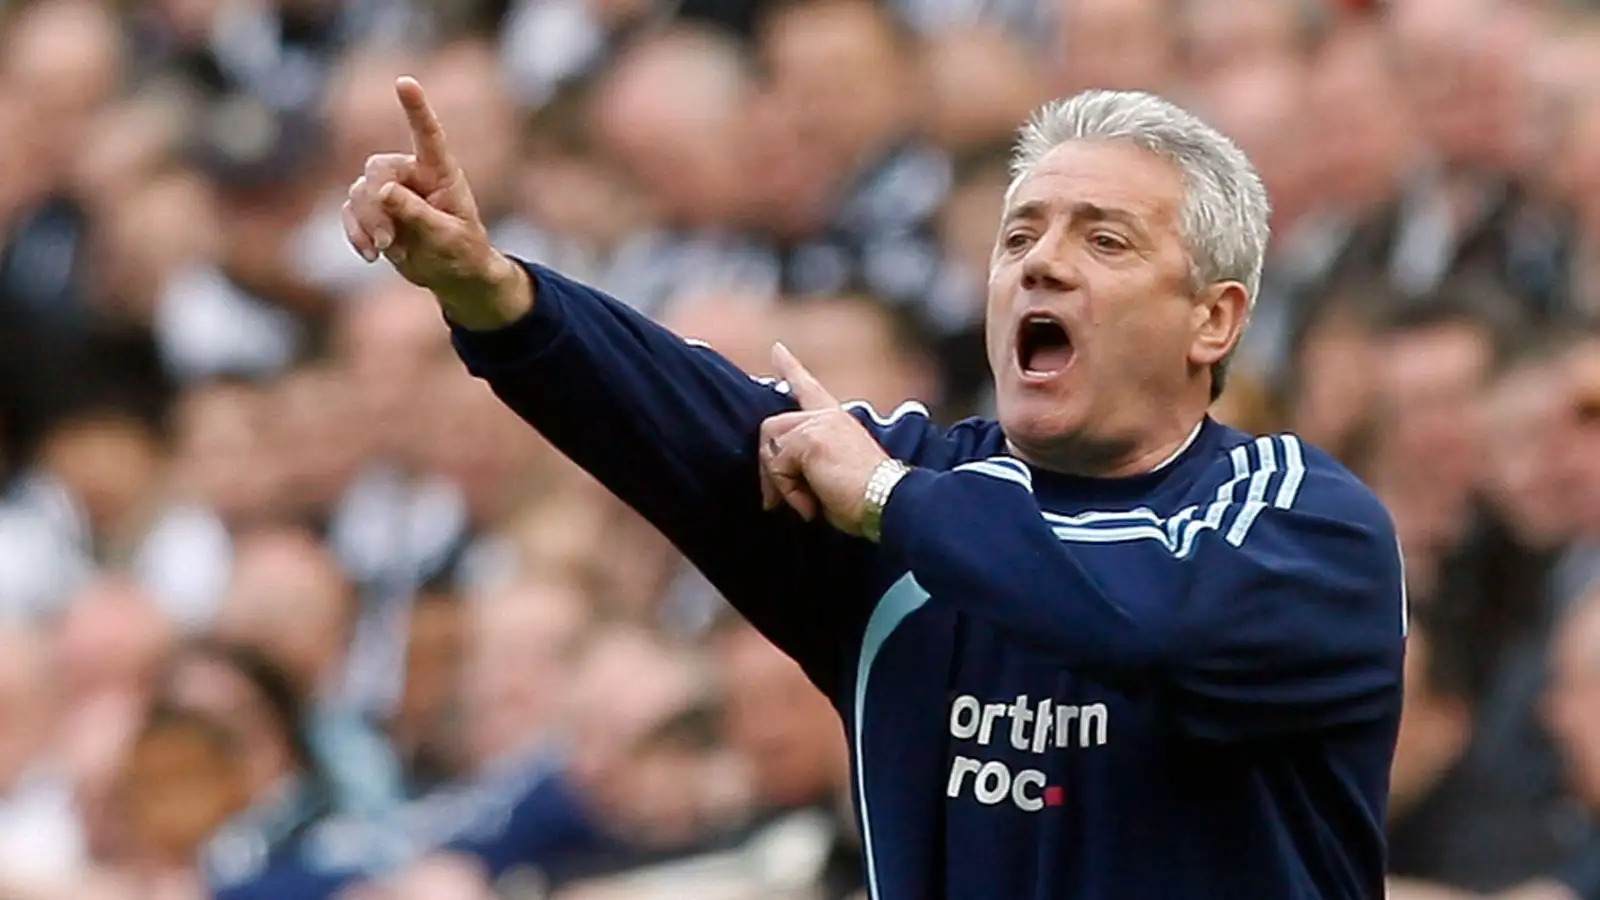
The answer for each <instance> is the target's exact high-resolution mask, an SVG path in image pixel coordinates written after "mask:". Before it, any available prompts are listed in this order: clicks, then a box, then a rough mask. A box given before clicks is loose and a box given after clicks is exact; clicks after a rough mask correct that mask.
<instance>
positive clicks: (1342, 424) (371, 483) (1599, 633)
mask: <svg viewBox="0 0 1600 900" xmlns="http://www.w3.org/2000/svg"><path fill="white" fill-rule="evenodd" d="M400 74H413V75H416V76H418V77H419V78H420V79H421V81H422V82H423V84H424V85H425V86H426V87H427V89H428V91H429V95H430V98H431V99H432V101H433V103H434V105H435V107H436V108H437V109H438V111H439V114H440V116H441V118H442V119H443V121H444V123H445V126H446V128H447V129H448V131H449V133H450V136H451V139H452V142H453V145H454V147H455V149H456V152H457V154H458V156H459V157H460V159H461V162H462V163H463V165H464V166H465V169H466V171H467V172H468V174H469V177H470V178H471V179H472V182H473V186H474V190H475V192H476V193H477V195H478V197H479V198H480V201H481V202H482V204H483V205H484V207H485V209H484V213H485V215H486V217H487V219H488V220H489V221H490V222H492V223H493V230H494V233H495V236H496V239H497V241H498V242H499V244H500V246H502V247H503V248H504V249H505V250H507V251H509V252H513V253H516V254H519V255H522V256H525V257H527V258H532V259H537V260H540V261H543V262H547V263H549V264H552V265H555V266H557V267H559V268H561V269H563V270H565V271H567V272H569V273H572V274H575V275H577V276H580V277H582V278H584V279H587V280H590V281H592V282H594V283H597V284H599V285H601V286H603V287H605V288H606V289H608V290H610V291H612V292H614V293H615V294H616V295H618V296H619V297H621V298H622V299H624V300H625V301H627V302H629V303H631V304H635V305H636V306H638V307H639V308H640V309H642V310H644V311H645V312H647V313H648V314H650V315H652V316H654V317H656V318H658V319H659V320H661V321H663V322H665V323H667V324H668V325H670V326H671V327H673V328H674V329H676V330H677V331H679V332H680V333H682V334H684V335H686V336H691V337H696V338H700V339H703V340H706V341H708V342H710V343H711V344H712V345H713V346H715V347H717V348H718V349H719V350H721V351H722V352H723V353H724V354H725V355H727V356H728V357H730V358H731V359H733V360H734V361H735V362H737V363H739V364H741V365H743V366H745V367H746V368H748V369H750V370H751V371H753V372H758V373H759V372H763V371H765V370H766V368H767V365H768V357H767V352H768V348H769V347H770V345H771V342H772V341H773V340H774V339H776V338H782V339H783V340H784V342H785V343H786V344H787V345H788V346H790V347H791V348H793V349H794V350H795V351H796V352H797V354H798V355H799V356H800V357H801V358H802V359H803V360H805V361H806V363H807V364H808V366H809V367H810V368H811V369H812V370H813V371H814V372H816V373H817V374H818V376H819V377H820V378H821V379H822V381H823V382H824V383H825V384H826V385H828V386H829V387H830V388H831V389H832V390H833V391H834V392H835V393H836V394H840V395H842V396H849V397H859V398H863V399H866V400H869V401H871V402H873V403H874V404H876V405H877V406H878V407H879V408H880V409H890V408H893V407H894V406H896V405H897V404H898V403H899V402H900V401H901V400H903V399H906V398H909V397H916V398H920V399H923V400H925V401H927V402H928V403H929V405H930V406H932V407H933V408H934V409H935V410H936V412H937V413H938V417H939V418H941V419H943V420H945V421H947V422H953V421H955V420H956V419H958V418H960V417H963V416H967V415H974V414H983V413H984V412H985V411H986V410H987V408H988V404H989V398H988V394H987V380H988V375H987V364H986V362H985V360H984V358H983V345H982V340H981V323H982V306H983V300H984V285H985V282H986V274H985V273H986V267H987V260H988V257H989V253H990V249H991V247H992V242H993V239H994V229H995V227H996V225H997V223H998V219H999V209H1000V203H1001V195H1002V191H1003V188H1004V185H1005V184H1006V181H1007V178H1008V173H1007V152H1008V150H1009V145H1010V141H1011V138H1012V135H1013V134H1014V132H1015V129H1016V127H1017V125H1018V124H1019V123H1020V122H1021V121H1023V120H1024V119H1025V118H1026V116H1027V114H1028V112H1029V111H1030V109H1032V108H1033V107H1034V106H1035V105H1036V104H1037V103H1038V102H1040V101H1042V100H1044V99H1048V98H1050V97H1054V96H1059V95H1063V94H1066V93H1070V92H1072V91H1075V90H1078V89H1082V88H1086V87H1117V88H1146V89H1153V90H1157V91H1160V92H1163V93H1165V94H1167V95H1169V96H1171V97H1173V98H1174V99H1177V100H1179V101H1181V102H1183V103H1185V104H1186V105H1188V106H1190V107H1191V108H1193V109H1195V110H1197V111H1198V112H1201V113H1202V114H1203V115H1205V116H1206V117H1208V118H1209V119H1210V120H1211V121H1213V122H1214V123H1216V124H1217V125H1218V126H1219V127H1221V128H1222V129H1223V130H1224V131H1226V132H1227V133H1228V134H1230V135H1231V136H1232V137H1234V138H1235V140H1237V141H1238V142H1239V143H1240V145H1241V146H1243V147H1244V148H1245V150H1246V151H1247V152H1248V153H1250V155H1251V156H1252V158H1253V159H1254V160H1255V161H1256V162H1257V164H1258V166H1259V167H1260V169H1261V170H1262V173H1263V176H1264V178H1265V180H1266V181H1267V183H1268V186H1269V189H1270V190H1271V192H1272V196H1273V200H1274V216H1273V228H1274V242H1273V247H1272V249H1271V251H1270V256H1269V260H1268V267H1267V273H1266V278H1265V282H1264V286H1263V291H1262V296H1261V298H1260V301H1259V305H1258V307H1257V312H1256V315H1255V321H1254V324H1253V326H1252V329H1251V332H1250V334H1249V337H1248V339H1247V341H1246V343H1245V346H1244V347H1243V349H1242V350H1241V355H1240V358H1239V361H1238V363H1237V364H1236V367H1235V369H1234V372H1233V374H1232V376H1231V378H1230V386H1229V390H1228V393H1227V394H1226V395H1225V396H1224V397H1223V398H1222V400H1221V401H1219V404H1218V406H1217V409H1216V415H1217V416H1218V417H1219V418H1222V419H1224V420H1225V421H1228V422H1230V423H1232V424H1235V425H1238V426H1239V427H1242V428H1245V429H1247V430H1252V431H1266V430H1275V429H1292V430H1294V431H1296V432H1298V433H1299V434H1301V435H1302V436H1303V437H1304V438H1305V439H1307V440H1310V441H1312V442H1313V443H1315V444H1318V445H1320V446H1322V447H1324V448H1326V449H1328V450H1330V451H1332V452H1334V453H1335V454H1336V455H1338V456H1339V457H1340V458H1341V459H1342V460H1344V461H1345V462H1346V463H1347V464H1348V465H1349V466H1351V467H1352V468H1353V469H1355V470H1356V471H1357V472H1358V473H1359V474H1361V475H1362V476H1363V477H1364V478H1365V479H1366V480H1367V481H1368V483H1369V484H1371V485H1372V486H1373V487H1374V488H1375V489H1376V490H1377V491H1378V492H1379V493H1380V494H1381V495H1382V496H1383V498H1384V499H1385V500H1386V501H1387V503H1388V504H1389V506H1390V509H1391V510H1392V511H1393V513H1394V516H1395V518H1396V522H1397V524H1398V526H1399V530H1400V533H1401V538H1402V543H1403V546H1404V550H1405V555H1406V561H1407V574H1408V579H1409V581H1410V601H1411V615H1412V623H1411V637H1410V641H1411V643H1410V655H1409V660H1408V666H1409V668H1410V671H1409V673H1408V674H1409V678H1408V686H1407V698H1406V705H1407V708H1406V720H1405V723H1404V728H1403V733H1402V737H1401V743H1400V749H1399V753H1398V756H1397V761H1396V765H1395V772H1394V799H1393V810H1392V813H1393V815H1392V821H1391V830H1392V833H1393V839H1394V840H1393V871H1394V875H1395V877H1396V879H1397V881H1396V888H1395V890H1396V896H1397V897H1399V896H1402V893H1401V892H1402V891H1407V890H1410V891H1417V892H1423V891H1434V890H1440V889H1445V888H1453V889H1458V890H1462V891H1470V892H1475V893H1492V892H1496V891H1502V890H1506V889H1510V888H1513V887H1515V886H1517V885H1519V884H1522V883H1525V882H1527V881H1529V880H1532V879H1537V878H1539V877H1542V876H1546V875H1549V874H1551V873H1554V872H1558V871H1562V870H1564V867H1567V866H1571V865H1575V864H1576V865H1582V864H1584V863H1585V861H1587V862H1588V864H1591V865H1593V864H1597V863H1600V842H1597V840H1596V836H1597V835H1600V832H1597V831H1596V830H1595V828H1594V825H1593V821H1594V815H1595V814H1596V813H1600V580H1597V579H1596V574H1597V573H1600V330H1596V327H1595V322H1596V320H1597V318H1600V16H1597V15H1596V14H1595V13H1594V12H1593V11H1590V10H1586V9H1584V8H1583V5H1582V4H1563V3H1558V2H1553V0H1550V2H1527V0H1522V2H1516V0H1393V2H1390V3H1386V4H1381V5H1380V4H1368V3H1360V2H1335V0H499V2H495V0H453V2H450V3H423V2H407V0H128V2H112V0H25V2H17V0H11V2H5V0H0V485H3V487H4V494H3V499H0V897H4V898H6V900H56V898H62V900H65V898H74V900H77V898H83V900H91V898H94V900H98V898H105V900H168V898H171V900H200V898H208V897H218V898H228V900H234V898H249V897H274V898H285V900H296V898H307V900H310V898H324V897H335V896H338V897H341V898H361V900H410V898H422V897H427V898H430V900H432V898H439V900H454V898H461V900H467V898H472V900H486V898H491V897H507V898H512V897H515V898H534V897H554V898H558V900H601V898H605V900H612V898H615V900H640V898H657V897H674V898H678V897H695V898H701V900H721V898H726V900H751V898H775V900H785V898H792V900H847V898H854V897H858V896H862V895H861V894H860V891H861V884H862V882H861V871H860V859H859V852H858V849H857V844H856V840H855V836H854V833H853V826H852V824H851V816H850V812H849V811H850V809H851V804H850V802H849V779H848V770H847V758H846V751H845V745H844V742H843V737H842V733H841V730H840V727H839V725H838V723H837V721H836V719H835V717H834V713H833V710H832V709H831V708H830V706H829V704H828V702H827V701H826V700H825V699H823V697H822V696H821V695H820V694H818V693H817V692H816V691H815V690H814V689H813V688H812V687H811V686H810V684H809V683H808V682H807V681H806V679H805V677H804V676H803V675H802V674H801V673H800V672H799V670H798V669H797V668H796V667H795V666H793V665H792V664H791V663H789V662H788V661H787V660H786V659H784V658H783V657H782V656H780V655H779V654H777V652H776V651H775V650H773V649H772V648H771V647H770V645H768V644H767V643H766V642H765V641H764V640H763V639H762V638H761V637H760V636H759V635H757V634H756V633H755V632H754V631H753V630H752V629H751V628H750V627H749V626H748V625H746V624H744V623H742V622H741V621H740V620H739V619H738V618H737V617H736V616H735V615H733V614H731V613H730V612H729V610H728V609H727V608H726V606H725V604H724V603H723V602H722V601H721V600H720V598H718V597H717V596H716V594H715V592H714V591H713V590H712V589H711V588H710V587H709V586H708V585H706V584H704V583H703V581H701V580H700V579H699V578H698V576H697V575H696V573H695V572H694V571H693V570H692V568H690V567H689V566H687V565H686V563H685V562H684V561H683V560H682V559H681V557H680V556H679V555H678V554H677V553H676V551H675V550H674V549H673V548H672V547H671V546H670V545H669V544H667V543H666V542H665V541H664V540H663V539H662V538H661V537H660V536H659V535H658V534H657V533H655V532H654V531H653V530H652V529H651V528H650V527H649V526H647V525H646V524H644V523H643V522H642V520H640V519H638V518H637V517H636V516H634V515H633V514H632V513H631V512H630V511H628V510H627V509H625V508H623V507H621V506H620V505H619V504H618V503H617V502H616V501H615V500H614V499H612V498H611V497H610V496H609V495H608V494H606V493H605V491H604V490H603V489H601V488H599V487H598V486H597V485H596V484H595V483H594V482H593V481H592V480H590V479H589V478H588V477H587V476H586V475H584V474H583V473H581V472H579V471H577V470H575V468H574V467H573V466H571V464H570V463H568V462H567V461H565V460H564V459H562V458H560V457H559V455H557V454H556V453H555V452H554V451H553V450H551V449H550V448H549V447H548V446H547V445H545V444H544V443H543V442H542V441H541V440H540V439H539V438H538V436H537V435H536V434H534V433H533V432H531V431H530V430H529V429H528V428H527V427H526V426H524V425H523V424H522V423H521V422H519V421H517V420H516V418H515V417H514V416H513V415H512V414H511V413H509V412H508V411H506V410H505V409H504V408H503V407H501V406H500V405H499V403H498V401H496V400H495V398H494V397H493V396H492V395H491V394H490V393H489V392H488V391H487V389H486V388H485V387H484V386H483V385H482V384H481V383H479V382H477V381H475V380H473V379H472V378H471V377H469V376H468V375H467V374H466V373H465V371H464V370H463V368H462V366H461V364H460V362H459V361H458V360H457V359H456V357H455V355H454V353H453V352H452V350H451V347H450V345H449V342H448V335H447V332H446V329H445V327H444V325H443V323H442V321H441V319H440V317H439V314H438V312H437V310H436V309H435V307H434V306H433V305H432V303H431V300H430V298H429V297H428V296H427V295H426V294H424V293H422V292H419V291H418V290H417V289H415V288H413V287H411V286H409V285H407V284H405V283H404V282H401V281H399V280H398V279H397V278H396V276H394V275H393V274H392V272H390V271H389V270H388V269H387V267H386V266H384V265H382V264H379V265H374V266H369V265H367V264H365V263H364V262H362V260H361V259H360V258H359V257H358V256H357V255H356V254H355V253H354V252H353V251H351V250H350V248H349V247H348V246H347V245H346V243H345V241H344V239H343V236H342V229H341V226H340V221H339V206H340V204H341V202H342V201H343V199H344V193H345V189H346V187H347V185H348V184H349V183H350V182H351V181H352V180H353V179H354V178H355V177H356V176H357V175H359V174H360V172H361V170H362V166H363V162H364V160H365V158H366V157H367V155H368V154H370V153H374V152H380V151H391V150H397V149H404V148H405V147H406V146H407V141H408V138H407V132H406V130H405V123H404V119H403V117H402V115H401V114H400V111H399V108H398V106H397V104H396V102H395V99H394V94H393V87H392V86H393V80H394V78H395V77H396V76H397V75H400ZM1417 896H1422V894H1417Z"/></svg>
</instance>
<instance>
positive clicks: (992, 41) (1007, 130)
mask: <svg viewBox="0 0 1600 900" xmlns="http://www.w3.org/2000/svg"><path fill="white" fill-rule="evenodd" d="M922 72H923V73H924V75H923V77H924V80H925V81H926V82H927V83H928V85H929V87H930V97H929V104H928V105H929V110H928V112H929V117H928V119H929V126H928V128H927V131H928V133H929V134H930V135H931V136H932V137H933V138H934V139H935V140H937V141H938V142H939V144H940V145H941V146H943V147H946V148H949V149H953V150H961V149H965V148H971V147H983V146H986V145H991V144H994V143H996V142H1003V141H1006V140H1008V139H1009V138H1010V137H1011V136H1012V134H1013V133H1014V132H1015V131H1016V127H1017V123H1019V122H1024V121H1026V120H1027V118H1028V114H1029V113H1030V112H1032V111H1033V109H1034V108H1035V107H1036V106H1038V105H1039V103H1040V102H1041V101H1042V100H1044V99H1045V96H1044V95H1045V93H1046V91H1045V86H1044V84H1043V83H1042V81H1041V78H1040V72H1039V69H1038V67H1037V66H1035V65H1034V64H1033V61H1032V57H1031V55H1030V54H1029V53H1028V51H1027V48H1024V47H1020V46H1018V44H1017V41H1016V40H1015V39H1014V38H1013V37H1012V36H1011V35H1009V34H1007V33H1006V32H1004V31H1001V30H999V29H983V28H973V29H971V30H966V29H962V30H956V31H951V32H949V33H947V34H942V35H937V36H935V37H933V38H932V39H931V40H930V42H929V43H928V45H927V46H926V47H925V48H924V50H923V57H922Z"/></svg>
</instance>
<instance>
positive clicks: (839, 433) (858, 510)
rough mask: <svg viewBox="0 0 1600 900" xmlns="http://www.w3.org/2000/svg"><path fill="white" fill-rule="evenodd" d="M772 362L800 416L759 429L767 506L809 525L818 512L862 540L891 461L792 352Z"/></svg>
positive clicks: (781, 351) (779, 351)
mask: <svg viewBox="0 0 1600 900" xmlns="http://www.w3.org/2000/svg"><path fill="white" fill-rule="evenodd" d="M772 362H773V365H774V366H776V368H777V370H778V374H779V375H780V376H782V377H783V379H784V380H785V381H786V382H788V384H789V390H790V392H791V393H792V395H793V396H794V399H795V400H797V401H799V403H800V409H798V410H796V411H795V412H787V413H779V414H778V415H775V416H771V417H769V418H767V419H766V420H765V421H763V422H762V423H761V445H760V451H759V456H760V463H761V498H762V502H763V504H764V505H765V506H766V508H767V509H776V508H778V507H780V506H783V505H784V504H788V505H789V506H790V507H792V508H793V509H794V510H795V512H798V513H799V514H800V515H801V516H802V517H804V518H805V519H807V520H808V521H809V520H811V519H815V518H816V517H817V515H818V514H819V513H820V514H821V515H822V516H823V518H825V519H826V520H827V521H828V523H829V524H831V525H832V526H833V527H835V528H837V529H839V530H840V531H843V532H844V533H845V534H849V535H860V534H861V533H862V528H861V520H862V514H863V512H864V510H865V507H866V499H867V482H868V481H869V480H871V478H872V472H873V470H874V469H876V468H877V467H878V464H879V463H881V462H883V461H884V460H886V459H888V458H889V454H887V453H885V452H884V449H883V447H882V446H880V445H879V444H878V441H877V439H876V438H874V437H873V436H872V434H871V433H870V432H868V431H867V429H866V428H865V427H863V426H862V424H861V423H860V422H859V421H857V420H856V417H855V416H852V415H851V414H850V413H849V411H847V410H846V409H845V408H844V407H843V406H842V405H841V404H840V403H839V401H838V400H836V399H834V397H833V394H831V393H829V392H828V389H827V388H825V387H823V386H822V382H820V381H818V380H817V378H816V376H815V375H812V374H811V372H810V371H809V370H808V369H806V367H805V366H804V365H802V364H801V363H800V360H798V359H796V358H795V356H794V354H792V353H790V352H789V349H788V348H787V347H785V346H783V345H782V344H778V345H777V346H775V347H773V349H772Z"/></svg>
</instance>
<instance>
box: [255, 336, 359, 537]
mask: <svg viewBox="0 0 1600 900" xmlns="http://www.w3.org/2000/svg"><path fill="white" fill-rule="evenodd" d="M265 400H266V404H267V416H268V422H269V423H270V425H271V431H270V432H269V433H270V436H271V443H272V446H273V447H274V448H275V453H276V455H277V456H278V459H279V460H280V464H281V474H282V480H281V481H280V483H279V485H278V489H279V491H280V500H281V502H282V503H283V504H284V506H285V508H286V509H287V510H288V511H290V512H291V513H295V514H308V515H311V516H323V515H326V514H328V513H329V512H330V511H331V510H332V509H333V507H334V505H335V504H336V503H337V502H338V500H339V498H340V496H342V495H343V493H344V489H345V487H346V485H348V484H349V482H350V479H351V478H352V477H353V476H354V475H355V472H356V469H357V468H358V467H359V466H360V465H361V463H362V461H363V460H362V451H363V450H365V449H366V447H367V445H366V444H365V442H364V441H363V440H362V439H363V438H364V437H365V435H363V434H362V433H361V432H359V431H358V430H356V429H353V428H351V415H350V413H351V411H352V409H353V408H354V405H355V397H354V396H353V393H352V391H351V386H350V383H349V381H348V379H346V378H345V377H344V374H343V373H342V372H340V371H338V370H337V369H334V368H333V367H331V366H308V367H305V368H300V369H295V370H292V371H290V372H288V373H286V374H285V375H284V376H283V377H281V378H280V379H278V382H277V383H276V384H274V385H273V386H272V389H271V390H270V391H269V392H268V393H267V395H266V397H265Z"/></svg>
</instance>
